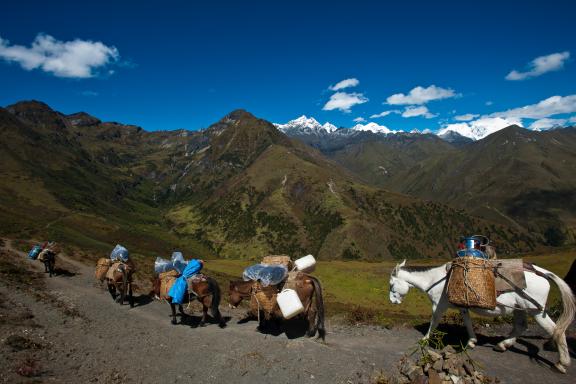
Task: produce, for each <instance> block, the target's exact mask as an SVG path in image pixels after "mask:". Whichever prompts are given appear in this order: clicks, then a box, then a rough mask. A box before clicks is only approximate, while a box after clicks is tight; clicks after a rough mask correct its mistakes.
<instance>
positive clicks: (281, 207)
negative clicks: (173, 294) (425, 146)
mask: <svg viewBox="0 0 576 384" xmlns="http://www.w3.org/2000/svg"><path fill="white" fill-rule="evenodd" d="M0 132H1V133H2V135H3V138H5V139H3V140H2V143H1V144H0V149H1V151H0V159H1V160H2V162H1V166H0V174H1V176H2V180H3V181H4V183H2V185H1V186H0V214H1V215H2V221H1V222H2V224H1V226H0V231H1V232H2V234H6V235H12V236H16V237H21V238H26V237H28V238H33V237H36V238H45V237H47V236H48V237H50V238H53V239H55V240H61V241H65V242H67V243H70V244H75V245H78V246H82V247H85V248H88V249H93V250H98V251H102V252H104V251H108V250H109V249H110V248H111V247H112V246H113V245H114V244H115V243H117V242H121V243H122V244H125V245H127V246H129V247H130V248H131V249H132V250H134V252H136V253H140V254H142V255H166V254H167V252H170V251H171V250H173V249H175V248H178V249H183V250H184V251H185V252H186V254H187V255H196V256H201V257H206V258H214V257H224V258H259V257H261V256H263V255H265V254H269V253H287V254H291V255H294V256H299V255H302V254H306V253H312V254H314V255H316V256H319V257H320V258H321V259H344V260H355V259H365V260H380V259H391V258H425V257H437V256H442V255H446V253H447V252H452V251H453V250H454V243H455V240H456V239H457V238H458V236H460V235H461V234H466V233H471V232H475V233H476V232H478V233H485V234H488V235H490V236H491V237H492V238H493V239H494V240H495V242H496V244H497V245H498V247H499V250H500V251H501V252H517V251H526V250H530V249H532V248H534V246H535V245H536V243H535V242H534V241H532V240H531V237H530V236H529V235H528V233H527V232H526V231H525V230H524V229H522V228H517V227H515V226H512V225H507V224H506V223H504V224H495V223H493V222H491V221H489V220H485V219H479V218H477V217H474V216H471V215H469V214H468V213H465V212H464V211H462V210H459V209H454V208H450V207H448V206H446V205H442V204H439V203H433V202H429V201H423V200H419V199H417V198H413V197H408V196H406V195H401V194H397V193H393V192H389V191H386V190H382V189H379V188H377V187H374V186H370V185H368V184H367V183H365V182H364V181H363V180H362V178H361V177H359V176H355V175H354V174H353V173H352V172H350V171H349V170H347V169H345V168H343V167H342V166H341V165H339V164H338V163H337V162H335V161H333V160H329V159H328V158H326V157H325V156H324V155H323V154H321V153H320V152H319V151H317V150H315V149H312V148H311V147H308V146H306V145H304V144H303V143H301V142H299V141H296V140H292V139H290V138H288V137H287V136H285V135H284V134H282V133H281V132H279V131H278V130H277V129H276V128H275V127H274V126H273V125H272V124H270V123H269V122H267V121H264V120H261V119H258V118H256V117H254V116H252V115H251V114H250V113H248V112H246V111H242V110H239V111H234V112H232V113H230V114H229V115H227V116H225V117H224V118H223V119H222V120H220V121H219V122H217V123H215V124H213V125H212V126H210V127H209V128H207V129H206V130H202V131H194V132H192V131H184V130H179V131H168V132H166V131H162V132H147V131H144V130H143V129H141V128H139V127H135V126H127V125H122V124H119V123H104V122H101V121H100V120H98V119H97V118H94V117H92V116H90V115H88V114H85V113H78V114H73V115H69V116H66V115H63V114H61V113H58V112H56V111H53V110H51V109H50V108H49V107H48V106H47V105H45V104H42V103H39V102H22V103H18V104H16V105H14V106H9V107H7V108H5V109H0ZM423 156H424V155H423ZM406 161H407V160H406Z"/></svg>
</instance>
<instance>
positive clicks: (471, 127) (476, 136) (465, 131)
mask: <svg viewBox="0 0 576 384" xmlns="http://www.w3.org/2000/svg"><path fill="white" fill-rule="evenodd" d="M510 125H518V126H522V121H521V120H520V119H506V118H502V117H483V118H480V119H477V120H473V121H470V122H467V123H455V124H448V125H446V126H445V127H444V128H442V129H440V130H439V131H438V136H440V137H441V138H442V137H445V136H447V135H449V133H450V132H455V133H457V134H459V135H460V136H464V137H468V138H470V139H472V140H480V139H483V138H485V137H486V136H488V135H490V134H492V133H494V132H497V131H499V130H501V129H504V128H506V127H509V126H510Z"/></svg>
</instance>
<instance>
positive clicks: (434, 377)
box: [428, 370, 442, 384]
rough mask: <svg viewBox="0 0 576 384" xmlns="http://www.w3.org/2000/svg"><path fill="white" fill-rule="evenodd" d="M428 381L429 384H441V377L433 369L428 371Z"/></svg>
mask: <svg viewBox="0 0 576 384" xmlns="http://www.w3.org/2000/svg"><path fill="white" fill-rule="evenodd" d="M428 383H429V384H442V379H441V378H440V375H439V374H438V372H436V371H435V370H431V371H430V372H428Z"/></svg>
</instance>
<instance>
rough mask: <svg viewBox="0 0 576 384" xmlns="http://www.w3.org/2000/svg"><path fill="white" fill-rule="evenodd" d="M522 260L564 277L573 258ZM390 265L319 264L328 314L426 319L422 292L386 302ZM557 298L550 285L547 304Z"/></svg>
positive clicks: (234, 272) (233, 268)
mask: <svg viewBox="0 0 576 384" xmlns="http://www.w3.org/2000/svg"><path fill="white" fill-rule="evenodd" d="M523 258H524V259H525V260H527V261H530V262H532V263H534V264H536V265H538V266H541V267H543V268H546V269H548V270H550V271H552V272H554V273H556V274H558V275H559V276H560V277H564V276H565V275H566V273H567V272H568V270H569V269H570V265H571V264H572V262H573V261H574V260H575V259H576V250H574V249H571V250H556V251H554V253H540V254H527V255H524V256H523ZM409 264H411V265H440V264H441V262H440V261H438V260H415V261H411V262H410V263H409ZM249 265H251V263H250V262H248V261H242V260H210V261H209V262H208V263H207V265H206V269H207V271H215V272H218V273H223V274H226V275H230V276H237V277H240V276H242V271H243V270H244V268H246V267H247V266H249ZM395 265H396V264H395V263H394V262H387V261H386V262H379V263H366V262H356V261H350V262H345V261H330V262H326V261H320V262H318V264H317V267H316V271H315V272H314V275H315V276H317V277H318V278H319V279H320V281H321V282H322V284H323V287H324V292H325V297H326V303H327V308H328V312H329V313H330V314H335V313H338V312H347V313H350V312H351V311H352V310H354V308H355V307H360V309H361V310H362V311H363V312H365V313H367V316H370V317H371V318H372V320H377V321H381V322H387V321H391V319H392V320H394V319H395V320H394V321H398V320H399V319H400V320H401V319H406V320H410V321H416V322H419V321H423V320H428V317H429V316H430V315H431V307H430V302H429V301H428V298H427V297H426V296H425V295H424V293H422V292H420V291H417V290H415V289H412V290H411V291H410V293H409V294H408V295H407V296H406V299H405V301H404V302H403V303H402V305H394V304H391V303H390V301H389V299H388V289H389V285H388V283H389V279H390V272H391V271H392V268H394V266H395ZM558 299H559V293H558V292H557V289H556V287H555V286H554V285H553V289H552V296H551V299H550V302H549V305H550V304H552V303H554V302H555V301H557V300H558Z"/></svg>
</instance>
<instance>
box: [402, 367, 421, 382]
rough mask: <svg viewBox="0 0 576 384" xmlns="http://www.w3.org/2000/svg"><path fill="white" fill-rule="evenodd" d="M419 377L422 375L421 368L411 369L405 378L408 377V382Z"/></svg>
mask: <svg viewBox="0 0 576 384" xmlns="http://www.w3.org/2000/svg"><path fill="white" fill-rule="evenodd" d="M420 375H424V371H423V370H422V367H412V369H411V370H410V372H408V374H407V375H406V376H408V378H409V379H410V381H414V380H415V379H416V377H418V376H420Z"/></svg>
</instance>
